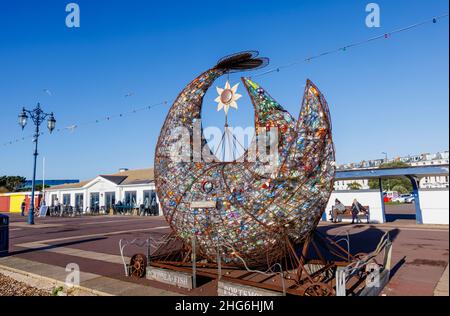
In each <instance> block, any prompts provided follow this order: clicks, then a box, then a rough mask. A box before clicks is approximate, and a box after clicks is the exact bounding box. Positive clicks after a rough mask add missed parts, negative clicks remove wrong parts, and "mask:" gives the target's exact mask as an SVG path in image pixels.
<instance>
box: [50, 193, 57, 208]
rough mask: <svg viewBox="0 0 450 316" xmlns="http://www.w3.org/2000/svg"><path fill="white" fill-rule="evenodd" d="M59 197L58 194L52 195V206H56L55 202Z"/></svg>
mask: <svg viewBox="0 0 450 316" xmlns="http://www.w3.org/2000/svg"><path fill="white" fill-rule="evenodd" d="M57 196H58V195H56V194H52V204H51V205H52V206H55V201H56V199H57Z"/></svg>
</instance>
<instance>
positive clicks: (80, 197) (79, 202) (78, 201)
mask: <svg viewBox="0 0 450 316" xmlns="http://www.w3.org/2000/svg"><path fill="white" fill-rule="evenodd" d="M83 205H84V194H83V193H76V194H75V207H76V208H81V209H82V208H83Z"/></svg>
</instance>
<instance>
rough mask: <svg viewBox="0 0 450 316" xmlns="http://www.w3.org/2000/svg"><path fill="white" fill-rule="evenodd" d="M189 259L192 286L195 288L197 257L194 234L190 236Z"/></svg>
mask: <svg viewBox="0 0 450 316" xmlns="http://www.w3.org/2000/svg"><path fill="white" fill-rule="evenodd" d="M191 260H192V287H193V288H194V289H195V288H196V287H197V257H196V253H195V235H194V236H192V251H191Z"/></svg>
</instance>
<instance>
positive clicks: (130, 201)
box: [125, 191, 137, 207]
mask: <svg viewBox="0 0 450 316" xmlns="http://www.w3.org/2000/svg"><path fill="white" fill-rule="evenodd" d="M136 195H137V194H136V191H127V192H125V205H127V206H133V207H134V206H136Z"/></svg>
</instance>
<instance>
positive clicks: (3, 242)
mask: <svg viewBox="0 0 450 316" xmlns="http://www.w3.org/2000/svg"><path fill="white" fill-rule="evenodd" d="M8 252H9V217H8V216H7V215H3V214H0V257H5V256H7V255H8Z"/></svg>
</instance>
